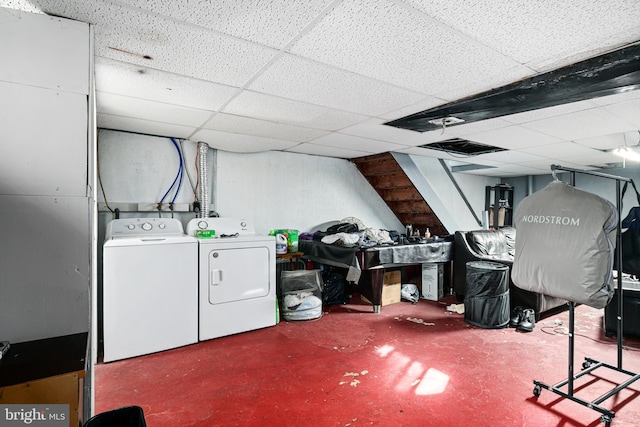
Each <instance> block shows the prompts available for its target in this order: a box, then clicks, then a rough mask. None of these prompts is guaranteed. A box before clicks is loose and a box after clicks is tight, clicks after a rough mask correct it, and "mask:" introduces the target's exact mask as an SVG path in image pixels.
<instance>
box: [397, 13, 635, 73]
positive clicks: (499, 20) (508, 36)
mask: <svg viewBox="0 0 640 427" xmlns="http://www.w3.org/2000/svg"><path fill="white" fill-rule="evenodd" d="M405 2H406V3H408V4H410V5H412V6H413V7H415V8H417V9H419V10H421V11H423V12H425V13H427V14H429V15H431V16H433V17H434V18H436V19H438V20H439V21H441V22H443V23H445V24H446V25H448V26H450V27H452V28H455V29H457V30H459V31H460V32H463V33H465V34H468V35H469V36H470V37H472V38H473V39H475V40H478V41H480V42H481V43H483V44H485V45H487V46H489V47H491V48H493V49H495V50H497V51H499V52H501V53H502V54H504V55H506V56H508V57H510V58H513V59H515V60H516V61H518V62H520V63H522V64H527V63H531V64H539V63H542V64H547V63H549V62H550V60H551V59H553V58H561V57H563V56H567V55H570V54H574V55H575V54H576V53H581V54H582V56H583V58H586V57H588V56H586V55H589V56H592V55H594V51H596V50H600V51H601V52H602V51H605V50H608V49H610V48H611V47H613V46H615V44H612V43H615V42H616V41H617V42H618V43H619V42H620V40H625V41H626V42H627V43H630V42H634V41H636V40H638V39H640V25H639V20H640V2H637V1H635V0H608V1H602V2H601V1H574V2H558V1H555V0H540V1H530V0H493V1H491V2H486V1H473V2H469V1H468V0H435V1H434V0H428V1H427V0H405ZM585 28H588V29H589V31H585ZM576 35H579V36H576ZM614 36H615V39H613V37H614ZM618 45H619V44H618ZM574 59H575V58H574ZM551 62H552V61H551Z"/></svg>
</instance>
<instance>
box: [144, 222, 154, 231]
mask: <svg viewBox="0 0 640 427" xmlns="http://www.w3.org/2000/svg"><path fill="white" fill-rule="evenodd" d="M152 228H153V225H151V224H150V223H148V222H145V223H143V224H142V229H143V230H144V231H149V230H151V229H152Z"/></svg>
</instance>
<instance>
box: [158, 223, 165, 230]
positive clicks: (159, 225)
mask: <svg viewBox="0 0 640 427" xmlns="http://www.w3.org/2000/svg"><path fill="white" fill-rule="evenodd" d="M166 227H167V226H166V225H165V224H164V222H161V223H160V224H158V228H160V230H164V229H165V228H166Z"/></svg>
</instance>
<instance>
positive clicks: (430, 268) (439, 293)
mask: <svg viewBox="0 0 640 427" xmlns="http://www.w3.org/2000/svg"><path fill="white" fill-rule="evenodd" d="M443 297H444V264H442V263H431V264H426V263H425V264H422V298H424V299H428V300H431V301H438V300H440V299H442V298H443Z"/></svg>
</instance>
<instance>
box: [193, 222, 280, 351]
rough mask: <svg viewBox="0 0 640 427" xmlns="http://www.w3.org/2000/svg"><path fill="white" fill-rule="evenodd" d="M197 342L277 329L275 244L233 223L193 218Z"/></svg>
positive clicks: (246, 225)
mask: <svg viewBox="0 0 640 427" xmlns="http://www.w3.org/2000/svg"><path fill="white" fill-rule="evenodd" d="M187 234H188V235H190V236H210V237H200V238H198V239H197V240H198V246H199V255H198V264H199V267H198V269H199V321H198V338H199V340H200V341H204V340H209V339H212V338H218V337H223V336H227V335H232V334H237V333H241V332H247V331H251V330H255V329H261V328H266V327H269V326H274V325H275V324H276V258H275V251H276V244H275V237H274V236H266V235H256V234H255V233H254V231H253V228H252V227H251V226H250V225H248V224H247V223H246V222H245V221H243V220H240V219H235V218H195V219H193V220H191V221H190V222H189V223H188V224H187Z"/></svg>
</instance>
